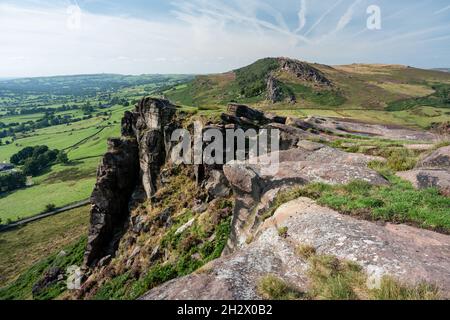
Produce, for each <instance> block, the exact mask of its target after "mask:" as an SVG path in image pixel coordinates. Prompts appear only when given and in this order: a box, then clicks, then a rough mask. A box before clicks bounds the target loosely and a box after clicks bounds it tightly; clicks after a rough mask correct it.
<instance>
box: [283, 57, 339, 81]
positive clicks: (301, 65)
mask: <svg viewBox="0 0 450 320" xmlns="http://www.w3.org/2000/svg"><path fill="white" fill-rule="evenodd" d="M280 65H281V69H282V70H284V71H286V72H289V73H291V74H293V75H294V76H295V77H296V78H298V79H300V80H303V81H310V82H314V83H317V84H320V85H325V86H331V85H332V83H331V81H330V80H328V79H327V78H326V76H325V75H324V74H323V73H322V72H321V71H319V70H318V69H316V68H314V67H313V66H311V65H310V64H308V63H306V62H302V61H298V60H293V59H287V58H281V59H280Z"/></svg>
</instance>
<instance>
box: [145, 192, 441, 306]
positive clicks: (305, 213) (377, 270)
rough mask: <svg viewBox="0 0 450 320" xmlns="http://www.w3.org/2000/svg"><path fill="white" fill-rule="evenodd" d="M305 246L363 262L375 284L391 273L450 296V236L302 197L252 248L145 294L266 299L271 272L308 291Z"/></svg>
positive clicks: (261, 232)
mask: <svg viewBox="0 0 450 320" xmlns="http://www.w3.org/2000/svg"><path fill="white" fill-rule="evenodd" d="M281 227H286V230H288V231H287V236H285V237H281V236H280V235H279V231H278V230H279V228H281ZM300 245H308V246H312V247H314V248H315V249H316V250H317V254H320V255H332V256H336V257H338V258H340V259H343V260H349V261H353V262H355V263H357V264H359V265H361V266H362V267H363V270H364V271H365V273H366V274H367V284H366V285H367V287H368V288H377V287H378V286H379V285H380V282H381V279H382V277H383V276H385V275H389V276H391V277H394V278H395V279H397V280H399V281H401V282H404V283H406V284H410V285H417V284H419V283H420V282H422V281H425V282H428V283H431V284H435V285H437V286H438V287H439V288H440V289H441V294H442V295H443V297H447V298H448V297H449V296H448V292H450V272H449V270H450V261H449V260H448V259H446V257H448V256H449V255H450V237H449V236H447V235H442V234H437V233H434V232H431V231H427V230H420V229H415V228H412V227H409V226H405V225H391V224H387V225H385V226H381V225H377V224H375V223H371V222H368V221H362V220H357V219H354V218H352V217H348V216H342V215H340V214H339V213H337V212H335V211H333V210H330V209H327V208H323V207H321V206H319V205H317V204H316V203H315V202H314V201H312V200H310V199H306V198H300V199H297V200H294V201H292V202H289V203H287V204H285V205H283V206H282V207H280V208H279V209H278V210H277V211H276V213H275V215H274V216H273V217H272V218H270V219H269V220H267V221H266V222H265V223H264V224H263V225H261V226H260V228H259V232H258V235H257V236H256V237H255V239H254V240H253V242H252V243H250V244H249V245H247V246H246V247H245V248H243V249H241V250H237V251H235V252H234V253H233V254H231V255H229V256H226V257H222V258H220V259H218V260H216V261H213V262H211V263H210V264H209V265H207V266H205V267H203V268H202V269H201V270H199V271H198V272H196V273H194V274H192V275H189V276H186V277H183V278H179V279H175V280H173V281H170V282H167V283H166V284H163V285H162V286H160V287H157V288H155V289H153V290H151V291H150V292H148V293H147V294H146V295H145V296H144V297H143V299H144V300H190V299H192V300H202V299H203V300H210V299H213V300H214V299H218V300H221V299H222V300H230V299H231V300H233V299H234V300H253V299H261V298H262V297H261V296H260V294H259V292H258V290H257V286H258V283H259V281H260V279H261V278H262V277H264V276H266V275H268V274H271V275H275V276H277V277H279V278H281V279H283V280H284V281H285V282H286V283H288V284H289V285H291V286H293V287H295V288H296V289H298V290H299V291H301V292H307V291H308V289H309V286H310V282H309V278H308V275H307V274H308V269H309V268H310V266H309V264H308V262H307V261H305V259H304V258H302V257H300V256H299V255H298V254H297V248H298V247H299V246H300Z"/></svg>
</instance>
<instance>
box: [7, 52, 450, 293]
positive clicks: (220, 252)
mask: <svg viewBox="0 0 450 320" xmlns="http://www.w3.org/2000/svg"><path fill="white" fill-rule="evenodd" d="M144 97H146V98H144ZM449 99H450V74H449V73H445V72H441V71H430V70H421V69H416V68H412V67H407V66H398V65H363V64H353V65H346V66H326V65H321V64H312V63H307V62H302V61H298V60H293V59H288V58H266V59H262V60H259V61H257V62H255V63H254V64H252V65H249V66H247V67H243V68H240V69H237V70H234V71H229V72H226V73H223V74H211V75H200V76H195V77H194V76H191V75H167V76H162V75H154V76H146V75H143V76H120V75H86V76H67V77H54V78H36V79H14V80H8V81H2V82H0V140H1V143H0V163H5V164H6V163H8V164H9V163H11V162H12V160H13V159H12V158H14V156H15V155H17V154H18V153H20V152H21V151H22V152H24V150H25V151H26V148H29V147H33V148H35V147H38V146H41V147H42V146H47V147H48V152H53V153H54V154H55V159H54V160H53V161H52V162H49V165H47V166H43V167H42V168H39V169H40V170H39V173H38V174H36V175H35V176H32V177H30V176H28V177H27V179H26V180H27V181H26V186H24V187H21V188H17V189H13V190H7V191H4V192H2V193H1V194H0V219H1V220H0V222H1V223H3V224H8V223H11V222H14V221H18V220H21V219H24V218H27V217H31V216H35V215H38V214H40V213H43V212H46V211H51V209H55V208H61V207H64V206H67V205H69V204H72V203H76V202H79V201H83V200H86V199H88V198H90V197H91V201H92V206H87V207H82V208H78V209H74V210H70V211H68V212H65V213H62V214H60V215H56V216H53V217H49V218H45V219H42V220H40V221H37V222H33V223H30V224H28V225H25V226H22V227H20V228H18V229H14V230H11V231H8V232H4V233H0V249H1V252H2V253H3V257H2V258H1V259H0V271H1V272H0V273H1V274H2V278H1V279H0V288H1V289H0V299H9V300H13V299H38V300H40V299H41V300H48V299H86V300H88V299H94V300H95V299H99V300H108V299H110V300H123V299H138V298H143V299H148V300H153V299H156V300H158V299H166V298H171V299H178V298H188V297H186V296H184V294H185V293H186V291H183V292H182V291H181V289H180V288H184V287H188V288H190V290H189V292H190V294H194V295H195V297H197V298H199V299H205V298H208V297H209V298H216V299H230V298H235V299H237V298H239V299H260V298H264V299H269V300H270V299H277V297H276V296H274V295H273V292H274V290H276V288H275V289H274V288H272V286H278V287H279V288H281V291H279V292H280V295H281V296H282V298H286V299H294V300H295V299H306V300H308V299H327V298H328V299H365V298H368V299H383V298H385V297H386V292H387V291H389V288H396V289H398V292H399V293H398V295H397V296H395V294H393V295H394V296H392V297H391V298H394V299H395V298H398V299H406V298H408V297H410V298H411V297H412V298H418V299H427V298H431V299H432V298H436V297H447V296H448V294H449V292H450V291H449V290H450V289H449V288H450V284H449V283H448V279H445V272H443V271H442V270H445V269H446V268H448V261H443V260H442V259H440V253H439V252H440V251H439V250H441V249H442V250H447V249H445V248H446V244H448V241H449V239H448V237H449V234H450V211H449V209H448V208H449V205H450V203H449V197H448V196H449V194H450V184H449V183H450V180H449V179H448V178H449V175H448V164H447V162H446V161H448V159H449V154H448V152H449V148H450V147H449V145H450V142H449V135H450V131H449V130H450V100H449ZM194 121H200V122H201V123H203V124H204V125H206V126H207V127H212V128H215V129H218V130H219V131H220V132H223V131H221V130H224V128H234V129H248V128H258V129H261V128H264V129H267V128H268V129H271V130H273V129H278V130H280V131H281V145H282V148H281V151H280V159H281V163H280V166H281V169H280V171H279V172H278V173H277V174H274V175H271V174H264V173H263V172H262V171H263V170H261V167H258V166H253V165H249V164H240V163H228V164H225V165H221V166H208V165H200V166H195V167H194V166H183V165H180V166H177V165H174V164H173V163H171V161H170V160H169V159H168V154H166V153H165V151H163V150H171V148H173V145H172V144H171V142H169V140H170V139H168V137H169V136H170V134H171V133H172V132H173V130H174V129H176V128H190V127H191V125H192V124H193V122H194ZM119 137H120V138H119ZM45 150H47V149H45ZM36 152H37V151H30V155H28V156H29V157H28V158H24V159H23V161H22V162H20V163H19V164H18V165H15V168H14V169H12V170H13V171H11V170H10V169H8V170H5V172H6V173H1V174H8V172H14V170H17V171H21V170H24V169H25V168H26V167H27V166H28V167H29V166H30V162H31V161H32V160H33V161H34V160H36V161H37V160H39V159H41V158H40V157H39V156H40V154H37V153H36ZM25 153H26V152H25ZM56 155H57V156H56ZM0 191H2V190H1V189H0ZM299 208H300V209H299ZM311 208H312V209H311ZM299 210H300V211H299ZM313 211H314V212H313ZM315 213H317V214H318V215H320V218H321V219H322V221H327V224H326V226H325V224H322V223H320V219H319V220H317V218H316V216H315ZM89 214H90V215H91V221H88V220H89ZM299 221H301V223H300V222H299ZM304 225H306V226H309V227H310V228H311V229H312V230H314V235H315V236H312V235H311V234H310V233H308V230H307V229H305V228H304V227H303V226H304ZM327 226H330V227H327ZM333 227H334V228H333ZM326 234H329V235H331V236H330V237H329V238H327V237H326V236H325V235H326ZM411 234H412V235H415V236H416V238H415V239H419V240H418V242H417V243H414V245H413V246H411V248H408V243H409V242H412V241H413V239H412V236H410V235H411ZM408 235H409V236H408ZM380 239H382V241H381V240H380ZM427 239H431V240H429V241H431V242H432V243H434V245H435V247H433V245H431V244H430V242H427ZM335 243H342V245H341V246H335ZM361 243H364V244H365V245H361V246H360V245H359V244H361ZM24 247H26V249H24ZM270 248H276V249H277V250H270ZM436 248H437V249H436ZM347 249H348V250H347ZM401 250H404V251H403V252H404V253H405V254H404V255H403V256H399V255H398V252H399V251H401ZM424 252H426V253H428V254H429V255H426V254H423V253H424ZM24 256H25V257H26V258H23V257H24ZM259 257H266V259H260V258H259ZM349 259H350V260H351V261H349ZM395 259H399V260H400V262H399V264H400V265H401V267H402V268H403V269H404V270H407V272H411V274H415V275H417V277H418V278H420V279H421V280H424V281H426V283H424V284H423V287H421V286H420V285H422V284H420V285H418V284H417V283H413V282H411V281H409V280H410V279H408V278H407V277H405V276H404V274H403V273H401V272H399V271H398V270H397V269H396V266H395V265H394V263H392V261H394V260H395ZM427 259H429V261H433V263H432V264H428V263H427V261H428V260H427ZM444 260H445V259H444ZM19 261H20V263H18V262H19ZM243 261H244V262H243ZM413 262H414V263H413ZM294 264H296V265H298V266H301V268H300V269H301V271H299V270H300V269H298V268H293V267H292V266H293V265H294ZM71 265H77V266H83V272H85V273H84V278H83V286H82V288H81V289H79V290H73V291H68V290H66V288H65V282H64V281H66V280H67V279H66V275H65V274H64V270H65V268H67V267H69V266H71ZM256 265H258V266H259V267H256ZM308 268H309V269H310V271H308V272H306V271H305V270H308ZM333 268H334V269H333ZM374 268H375V269H374ZM380 269H383V273H382V274H383V275H385V276H386V277H381V276H379V274H380V272H379V271H380ZM284 270H289V272H288V273H285V272H284ZM374 270H375V271H374ZM423 270H425V271H423ZM56 271H57V272H56ZM321 272H323V273H324V274H321ZM377 272H378V273H377ZM377 276H378V278H376V279H375V280H374V281H378V287H377V288H375V289H374V288H372V287H370V286H367V285H366V282H367V283H369V280H370V279H372V278H373V277H377ZM58 279H59V280H58ZM341 280H342V282H340V281H341ZM372 280H373V279H372ZM428 280H430V281H428ZM434 282H438V283H439V284H441V285H442V288H440V289H439V290H438V289H437V288H435V287H434V284H435V283H434ZM392 292H393V291H390V293H392ZM278 298H280V297H278Z"/></svg>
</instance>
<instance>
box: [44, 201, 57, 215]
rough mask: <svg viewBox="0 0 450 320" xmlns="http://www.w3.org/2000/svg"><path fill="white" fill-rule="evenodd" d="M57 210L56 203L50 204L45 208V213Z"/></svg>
mask: <svg viewBox="0 0 450 320" xmlns="http://www.w3.org/2000/svg"><path fill="white" fill-rule="evenodd" d="M55 209H56V205H55V204H54V203H50V204H48V205H46V206H45V212H46V213H47V212H52V211H53V210H55Z"/></svg>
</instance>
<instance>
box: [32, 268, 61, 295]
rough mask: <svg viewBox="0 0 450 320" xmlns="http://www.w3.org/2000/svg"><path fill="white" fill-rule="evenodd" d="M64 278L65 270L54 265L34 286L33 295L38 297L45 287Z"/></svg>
mask: <svg viewBox="0 0 450 320" xmlns="http://www.w3.org/2000/svg"><path fill="white" fill-rule="evenodd" d="M62 279H64V270H63V269H61V268H59V267H53V268H50V269H49V270H47V271H46V272H45V273H44V275H43V276H42V278H41V279H40V280H39V281H38V282H36V283H35V284H34V286H33V289H32V293H33V297H37V296H38V295H39V294H41V293H42V292H43V291H44V290H45V289H47V288H50V287H51V286H52V285H54V284H56V283H57V282H59V281H61V280H62Z"/></svg>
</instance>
